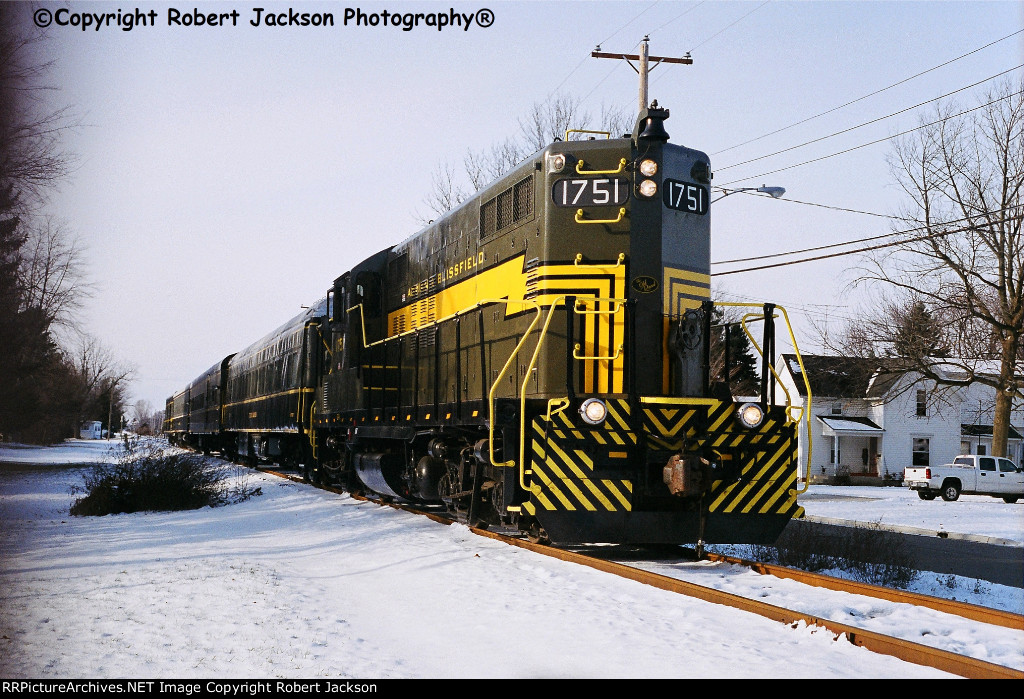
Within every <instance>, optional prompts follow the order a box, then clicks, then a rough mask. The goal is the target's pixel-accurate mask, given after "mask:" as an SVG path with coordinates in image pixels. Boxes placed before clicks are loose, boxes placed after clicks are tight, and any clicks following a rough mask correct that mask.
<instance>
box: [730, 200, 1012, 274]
mask: <svg viewBox="0 0 1024 699" xmlns="http://www.w3.org/2000/svg"><path fill="white" fill-rule="evenodd" d="M1005 212H1006V210H1005V209H995V210H993V211H982V212H980V213H977V214H973V215H971V216H964V217H963V218H957V219H953V220H952V221H944V222H943V225H949V224H952V223H963V222H964V221H970V220H971V219H974V218H977V217H979V216H988V215H990V214H1004V213H1005ZM928 227H929V226H928V224H923V225H920V226H915V227H913V228H908V229H906V230H902V231H893V232H891V233H882V234H879V235H873V236H869V237H867V238H856V239H854V240H846V241H843V242H841V243H830V244H828V245H818V246H816V247H813V248H804V249H802V250H789V251H788V252H774V253H770V254H768V255H757V256H755V257H742V258H737V259H735V260H718V261H715V262H712V263H711V264H713V265H725V264H731V263H735V262H752V261H754V260H768V259H771V258H773V257H785V256H786V255H800V254H803V253H805V252H816V251H818V250H828V249H829V248H840V247H845V246H847V245H854V244H856V243H866V242H868V241H871V240H881V239H882V238H891V237H893V236H896V235H905V234H907V233H913V232H914V231H921V230H925V229H927V228H928ZM964 230H969V228H968V229H964ZM950 232H952V231H950ZM934 235H939V234H935V233H932V234H929V235H927V236H925V237H924V238H928V237H931V236H934ZM941 235H947V233H942V234H941ZM924 238H921V240H923V239H924ZM900 242H905V243H909V242H912V241H911V240H904V241H900ZM852 252H859V251H858V250H854V251H852Z"/></svg>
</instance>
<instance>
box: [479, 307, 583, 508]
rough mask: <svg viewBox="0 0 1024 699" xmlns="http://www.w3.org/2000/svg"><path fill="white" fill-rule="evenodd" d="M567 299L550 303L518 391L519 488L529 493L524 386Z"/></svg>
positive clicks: (530, 488) (566, 404) (567, 403)
mask: <svg viewBox="0 0 1024 699" xmlns="http://www.w3.org/2000/svg"><path fill="white" fill-rule="evenodd" d="M567 298H568V296H567V295H563V296H558V297H556V298H555V300H554V301H552V302H551V306H550V307H549V308H548V316H547V318H545V319H544V325H543V326H541V329H540V335H538V336H537V346H536V347H535V348H534V349H533V356H532V357H530V363H529V365H527V367H526V376H525V377H524V378H523V385H522V387H521V390H520V391H519V420H520V423H519V486H520V487H521V488H522V489H523V490H525V491H528V492H531V493H532V492H533V488H532V486H530V485H527V483H526V474H527V473H530V474H531V475H532V474H533V471H532V470H530V471H527V470H526V459H525V458H524V456H523V455H524V454H525V453H526V385H527V383H529V381H530V374H531V373H532V372H533V367H534V365H536V364H537V357H539V356H540V348H541V346H543V344H544V336H545V335H547V332H548V328H549V327H550V326H551V319H552V318H553V317H554V316H555V309H556V308H558V307H559V306H561V305H564V304H565V300H566V299H567ZM537 309H538V310H540V306H538V307H537ZM537 317H538V318H539V317H540V316H539V315H538V316H537ZM536 322H537V318H534V323H536ZM530 329H531V330H532V329H533V325H531V326H530ZM523 337H524V338H525V337H526V336H525V335H524V336H523ZM518 350H519V348H518V347H516V351H518ZM495 385H497V383H495ZM492 390H493V389H492ZM559 400H562V399H559ZM564 400H565V406H563V407H562V408H561V409H560V410H564V409H565V408H566V407H568V405H569V399H568V398H566V399H564ZM491 410H492V413H493V407H492V409H491ZM550 414H551V401H550V400H549V401H548V415H549V416H550ZM491 424H492V427H491V429H492V430H493V429H494V428H493V424H494V422H493V420H492V422H491ZM491 443H492V444H493V443H494V440H493V439H492V440H491ZM491 463H494V455H493V453H492V455H491ZM495 465H496V466H497V464H495ZM506 465H508V464H506ZM511 465H515V462H514V461H512V462H511Z"/></svg>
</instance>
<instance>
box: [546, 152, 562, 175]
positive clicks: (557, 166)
mask: <svg viewBox="0 0 1024 699" xmlns="http://www.w3.org/2000/svg"><path fill="white" fill-rule="evenodd" d="M563 169H565V156H564V155H563V154H562V153H555V154H554V155H549V156H548V172H561V171H562V170H563Z"/></svg>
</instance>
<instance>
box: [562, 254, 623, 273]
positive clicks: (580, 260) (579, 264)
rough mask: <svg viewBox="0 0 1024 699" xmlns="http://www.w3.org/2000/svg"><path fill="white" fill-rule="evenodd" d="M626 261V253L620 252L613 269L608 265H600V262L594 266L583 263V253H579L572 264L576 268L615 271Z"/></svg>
mask: <svg viewBox="0 0 1024 699" xmlns="http://www.w3.org/2000/svg"><path fill="white" fill-rule="evenodd" d="M625 260H626V253H624V252H620V253H619V258H618V259H617V260H615V264H613V265H612V266H611V267H609V266H608V265H606V264H603V263H600V262H599V263H597V264H593V263H590V262H584V261H583V253H582V252H578V253H576V257H575V258H574V259H573V261H572V263H573V264H574V265H575V266H577V267H599V268H601V269H615V268H616V267H618V266H619V265H621V264H622V263H623V262H624V261H625Z"/></svg>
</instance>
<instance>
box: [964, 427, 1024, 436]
mask: <svg viewBox="0 0 1024 699" xmlns="http://www.w3.org/2000/svg"><path fill="white" fill-rule="evenodd" d="M1008 428H1009V435H1008V437H1009V438H1010V439H1021V434H1020V432H1018V431H1017V430H1016V429H1014V427H1013V425H1009V426H1008ZM960 434H961V436H963V437H991V436H992V425H965V424H961V425H960Z"/></svg>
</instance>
